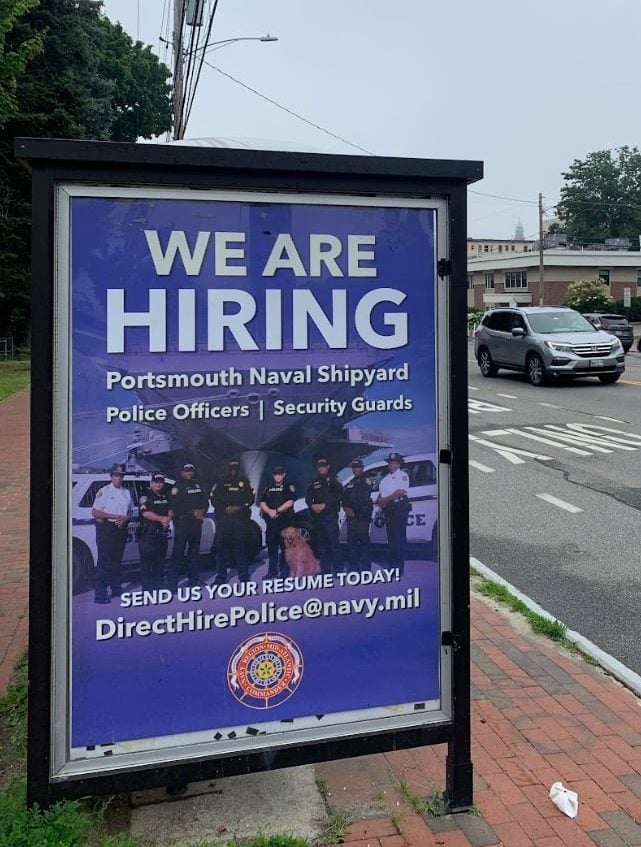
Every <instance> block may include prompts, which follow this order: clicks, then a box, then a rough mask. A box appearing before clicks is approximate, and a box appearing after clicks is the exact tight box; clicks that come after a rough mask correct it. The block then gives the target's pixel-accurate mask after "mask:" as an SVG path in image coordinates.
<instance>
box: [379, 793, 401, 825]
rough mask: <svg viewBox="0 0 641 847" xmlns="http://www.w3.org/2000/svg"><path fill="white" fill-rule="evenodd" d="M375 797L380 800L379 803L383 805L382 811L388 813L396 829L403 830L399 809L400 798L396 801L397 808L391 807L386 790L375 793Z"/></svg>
mask: <svg viewBox="0 0 641 847" xmlns="http://www.w3.org/2000/svg"><path fill="white" fill-rule="evenodd" d="M374 798H375V799H376V800H378V802H379V805H380V807H381V811H382V812H384V813H385V814H386V815H387V817H388V818H389V819H390V820H391V822H392V823H393V824H394V826H395V827H396V829H398V831H399V832H400V830H401V813H400V811H399V809H398V806H399V802H398V800H397V801H396V808H395V809H392V808H391V807H390V804H389V802H388V799H387V797H386V796H385V792H384V791H377V792H376V794H375V795H374Z"/></svg>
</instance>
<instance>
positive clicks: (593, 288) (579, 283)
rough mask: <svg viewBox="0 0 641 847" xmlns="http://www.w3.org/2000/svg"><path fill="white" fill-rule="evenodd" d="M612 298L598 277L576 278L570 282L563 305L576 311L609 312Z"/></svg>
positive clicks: (612, 301)
mask: <svg viewBox="0 0 641 847" xmlns="http://www.w3.org/2000/svg"><path fill="white" fill-rule="evenodd" d="M613 303H614V300H613V299H612V297H610V295H609V294H608V289H607V287H606V286H605V285H604V283H603V282H602V281H601V280H600V279H577V280H576V281H575V282H572V283H570V285H569V286H568V290H567V295H566V298H565V305H566V306H570V308H572V309H576V310H577V312H609V311H610V309H611V307H612V304H613Z"/></svg>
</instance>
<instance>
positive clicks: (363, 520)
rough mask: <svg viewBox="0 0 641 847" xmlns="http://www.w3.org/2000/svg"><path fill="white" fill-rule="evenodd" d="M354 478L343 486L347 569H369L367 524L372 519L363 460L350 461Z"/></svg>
mask: <svg viewBox="0 0 641 847" xmlns="http://www.w3.org/2000/svg"><path fill="white" fill-rule="evenodd" d="M352 471H353V472H354V478H353V479H352V480H351V481H350V482H348V483H347V484H346V485H345V486H344V487H343V511H344V512H345V518H346V522H347V547H348V555H349V569H350V570H351V571H369V570H371V567H372V558H371V551H370V542H369V525H370V521H371V519H372V508H373V504H372V498H371V497H370V494H371V492H372V489H371V486H370V483H369V480H368V479H367V477H366V476H365V474H364V472H363V462H362V461H361V460H360V459H354V461H353V462H352Z"/></svg>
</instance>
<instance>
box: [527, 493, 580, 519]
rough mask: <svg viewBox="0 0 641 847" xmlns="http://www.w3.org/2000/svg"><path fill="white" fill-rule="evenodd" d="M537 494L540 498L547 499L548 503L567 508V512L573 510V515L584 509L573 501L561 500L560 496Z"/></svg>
mask: <svg viewBox="0 0 641 847" xmlns="http://www.w3.org/2000/svg"><path fill="white" fill-rule="evenodd" d="M536 496H537V497H538V498H539V500H545V501H546V502H547V503H551V504H552V505H553V506H558V507H559V509H565V511H566V512H571V513H572V514H573V515H576V514H577V513H578V512H582V511H583V509H579V507H578V506H573V505H572V503H566V502H565V500H559V498H558V497H553V496H552V495H551V494H537V495H536Z"/></svg>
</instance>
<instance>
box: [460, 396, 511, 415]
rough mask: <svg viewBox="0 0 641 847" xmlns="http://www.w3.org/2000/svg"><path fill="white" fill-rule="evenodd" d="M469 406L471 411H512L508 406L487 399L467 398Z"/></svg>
mask: <svg viewBox="0 0 641 847" xmlns="http://www.w3.org/2000/svg"><path fill="white" fill-rule="evenodd" d="M467 407H468V409H470V410H471V411H477V412H511V411H512V409H508V408H507V407H506V406H498V405H497V404H496V403H490V402H488V401H487V400H472V398H471V397H468V398H467Z"/></svg>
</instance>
